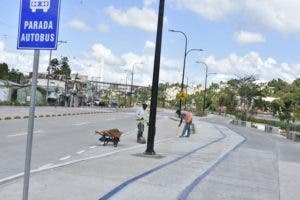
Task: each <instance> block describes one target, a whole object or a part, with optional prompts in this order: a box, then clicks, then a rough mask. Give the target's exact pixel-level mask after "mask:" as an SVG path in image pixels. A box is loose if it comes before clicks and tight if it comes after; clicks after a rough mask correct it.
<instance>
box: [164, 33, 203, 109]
mask: <svg viewBox="0 0 300 200" xmlns="http://www.w3.org/2000/svg"><path fill="white" fill-rule="evenodd" d="M169 31H170V32H173V33H180V34H182V35H183V36H184V38H185V48H184V59H183V71H182V80H181V92H183V84H184V75H185V63H186V57H187V55H188V54H189V53H190V52H192V51H203V50H202V49H190V50H188V51H187V45H188V39H187V36H186V34H185V33H184V32H183V31H177V30H169ZM181 106H182V100H181V99H180V100H179V110H181Z"/></svg>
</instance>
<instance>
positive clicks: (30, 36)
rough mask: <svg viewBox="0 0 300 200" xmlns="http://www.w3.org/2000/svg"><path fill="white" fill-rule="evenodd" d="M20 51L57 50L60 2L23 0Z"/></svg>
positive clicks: (57, 0)
mask: <svg viewBox="0 0 300 200" xmlns="http://www.w3.org/2000/svg"><path fill="white" fill-rule="evenodd" d="M20 5H21V6H20V17H19V33H18V49H48V50H50V49H56V48H57V38H58V27H59V13H60V0H21V4H20Z"/></svg>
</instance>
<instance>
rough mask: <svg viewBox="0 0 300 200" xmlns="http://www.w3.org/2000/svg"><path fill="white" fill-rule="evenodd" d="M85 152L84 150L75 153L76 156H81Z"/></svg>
mask: <svg viewBox="0 0 300 200" xmlns="http://www.w3.org/2000/svg"><path fill="white" fill-rule="evenodd" d="M84 152H85V150H82V151H78V152H76V153H77V154H82V153H84Z"/></svg>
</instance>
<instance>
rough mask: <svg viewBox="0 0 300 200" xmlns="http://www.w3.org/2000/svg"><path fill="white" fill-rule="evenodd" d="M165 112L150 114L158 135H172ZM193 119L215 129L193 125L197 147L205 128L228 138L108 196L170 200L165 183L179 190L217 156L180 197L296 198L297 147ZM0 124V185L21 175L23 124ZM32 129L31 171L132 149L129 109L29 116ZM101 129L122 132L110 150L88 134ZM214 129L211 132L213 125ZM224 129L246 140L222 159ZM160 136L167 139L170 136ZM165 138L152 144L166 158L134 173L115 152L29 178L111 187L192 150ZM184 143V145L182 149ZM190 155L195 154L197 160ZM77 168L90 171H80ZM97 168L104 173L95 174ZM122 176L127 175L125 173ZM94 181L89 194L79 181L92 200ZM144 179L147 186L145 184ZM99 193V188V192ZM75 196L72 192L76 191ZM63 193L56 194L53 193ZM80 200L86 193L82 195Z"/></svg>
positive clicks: (213, 119)
mask: <svg viewBox="0 0 300 200" xmlns="http://www.w3.org/2000/svg"><path fill="white" fill-rule="evenodd" d="M171 115H172V114H171V113H159V114H158V120H161V123H162V126H161V127H160V129H161V130H160V132H161V131H163V130H162V128H164V127H169V128H168V129H170V127H172V131H174V130H175V126H176V124H177V122H176V123H175V122H174V121H173V122H170V120H167V119H168V117H169V116H171ZM194 121H195V123H197V121H198V122H200V121H205V122H209V123H211V124H215V126H213V125H209V124H206V123H203V122H201V123H200V126H199V127H198V129H199V132H198V133H199V134H195V135H194V136H193V137H192V138H198V139H199V141H200V142H204V143H205V142H207V141H206V140H208V141H209V140H211V138H210V137H212V136H213V134H212V135H210V134H211V133H210V132H209V130H210V129H211V130H214V129H215V128H216V127H218V126H219V125H222V126H223V127H224V128H220V129H222V131H223V132H224V134H228V140H221V141H219V142H217V143H214V144H212V145H210V146H208V147H206V148H203V149H202V150H201V151H199V152H197V153H195V154H191V155H190V156H188V157H186V158H185V159H183V160H182V161H180V162H178V163H176V164H175V163H174V164H173V165H170V166H169V167H167V168H166V169H162V170H159V171H157V173H154V174H153V175H151V176H149V177H148V178H147V177H145V178H143V179H142V181H141V182H137V183H135V184H133V185H132V186H131V187H129V188H127V189H126V190H124V191H123V192H121V193H120V195H121V196H118V195H117V196H115V197H116V198H115V199H132V198H131V197H132V195H133V194H135V193H133V190H137V189H139V190H140V193H139V194H135V195H137V196H136V197H138V196H139V197H140V196H141V195H142V194H143V195H145V197H147V196H148V197H149V198H144V199H150V196H160V197H162V196H165V198H164V199H168V198H167V197H169V199H176V195H177V192H178V191H176V192H175V193H174V191H173V190H169V189H170V188H172V187H171V186H174V188H176V187H178V186H180V188H182V187H185V186H187V185H189V184H190V183H191V180H194V179H195V178H197V176H198V175H197V174H198V173H199V172H197V170H199V166H200V169H202V168H203V170H204V169H206V168H207V166H206V167H205V163H207V165H209V163H210V162H211V160H212V159H216V158H215V157H214V156H217V157H218V156H219V155H220V156H221V157H222V159H221V161H220V163H218V165H216V166H215V167H213V168H212V170H210V172H209V174H208V175H207V176H206V177H205V178H204V179H203V180H201V182H198V183H197V184H195V185H194V186H195V187H194V188H193V190H192V191H191V193H189V196H188V199H195V200H199V199H210V200H219V199H230V200H232V199H236V200H239V199H253V200H258V199H261V200H266V199H269V200H274V199H275V200H276V199H281V200H296V199H298V197H299V196H300V193H299V190H298V189H297V187H298V186H299V185H300V154H299V152H300V145H299V143H295V142H292V141H289V140H286V139H284V138H282V137H280V136H276V135H272V134H266V133H264V132H262V131H259V130H256V129H252V128H244V127H239V126H234V125H230V124H229V123H228V122H229V119H228V118H225V117H219V116H212V115H211V116H208V117H205V118H195V119H194ZM161 123H160V124H161ZM0 126H1V130H0V151H1V154H0V159H1V161H3V162H0V180H1V179H2V180H3V179H5V178H7V177H10V176H13V175H16V174H18V173H22V172H23V170H24V169H23V168H24V160H25V154H24V152H25V144H26V129H27V120H14V121H0ZM222 126H221V127H222ZM35 127H36V128H35V130H36V133H35V136H34V145H33V154H32V159H33V160H32V169H42V168H47V167H51V166H52V165H55V166H57V165H59V164H65V163H68V162H72V161H75V160H78V159H85V158H89V157H91V156H95V155H112V153H113V152H114V151H115V152H123V150H130V149H131V150H134V149H135V148H136V145H137V144H136V142H135V137H136V124H135V113H134V112H131V113H129V112H128V113H106V114H104V113H102V114H93V115H82V116H66V117H58V118H47V119H46V118H42V119H36V126H35ZM213 127H215V128H213ZM225 127H227V128H225ZM107 128H119V129H120V130H122V131H124V135H123V136H122V138H121V143H120V145H119V147H118V148H115V149H114V148H113V147H111V148H99V147H100V146H101V145H102V144H101V143H100V142H98V141H97V139H98V136H96V135H94V131H95V130H98V129H101V130H102V129H107ZM173 129H174V130H173ZM164 130H165V129H164ZM216 130H218V128H217V129H216ZM172 131H171V132H172ZM202 131H203V132H202ZM230 131H234V132H236V133H238V134H240V135H241V136H243V137H245V138H246V139H247V140H246V141H245V142H244V143H243V144H242V145H241V146H239V147H238V148H237V149H235V151H232V152H231V153H230V154H228V157H227V156H224V155H223V153H224V152H226V151H227V150H226V149H228V148H229V146H230V145H232V144H233V143H232V139H233V138H231V139H230V137H229V136H230V135H237V134H232V133H231V132H230ZM168 134H169V136H170V135H172V134H173V133H168ZM168 134H167V135H168ZM167 135H164V134H160V135H158V137H157V138H156V139H157V140H161V139H166V138H168V137H169V136H167ZM173 137H174V136H173ZM213 137H215V136H213ZM173 140H176V142H175V141H173V142H172V140H170V142H167V143H166V144H164V145H161V146H159V151H160V152H164V151H166V152H168V154H163V155H169V156H167V157H164V158H163V159H161V160H157V161H156V160H145V163H139V164H138V163H135V168H132V167H130V168H129V169H130V170H129V169H127V167H128V166H127V164H126V163H128V160H132V161H131V162H132V163H133V162H135V161H136V157H134V156H132V154H133V153H132V152H131V153H130V152H128V153H127V154H128V155H127V156H124V154H125V153H122V155H121V154H118V153H117V154H113V156H111V159H108V158H106V159H105V162H101V159H100V160H99V159H98V160H90V161H89V162H82V163H81V164H75V165H70V167H66V168H62V169H61V170H60V169H56V170H53V171H47V173H46V172H44V173H40V174H39V175H37V176H36V180H34V179H33V183H35V182H36V183H40V182H41V179H43V178H44V177H48V178H49V177H52V176H53V178H52V179H53V180H52V181H53V183H56V184H58V181H59V180H60V179H57V177H65V178H66V179H64V181H62V183H63V184H64V185H66V184H65V182H67V183H68V184H67V185H68V187H66V186H63V187H64V189H65V190H66V191H68V190H69V191H74V186H76V185H78V184H79V185H80V184H81V183H82V182H84V181H87V180H85V179H87V178H89V179H90V178H91V177H97V176H99V174H101V183H102V182H103V181H104V182H103V184H104V185H105V184H106V183H110V184H111V183H112V182H114V184H111V185H112V186H115V185H118V184H119V183H121V182H122V180H123V179H124V178H125V180H126V179H128V177H131V176H132V175H136V174H137V172H136V170H137V169H136V168H137V167H138V166H140V167H141V169H143V170H145V169H148V168H149V167H150V166H155V165H157V163H156V162H160V161H163V160H164V159H167V160H168V159H170V158H171V157H173V156H175V157H176V154H177V153H179V154H180V155H181V154H182V152H181V151H179V150H184V149H186V148H192V145H195V146H197V145H200V144H199V143H198V142H199V141H197V142H196V141H194V140H189V141H188V140H184V139H183V140H182V139H179V138H178V141H177V139H173ZM168 141H169V140H168ZM228 142H229V143H228ZM187 144H188V146H185V145H187ZM235 144H236V143H235ZM168 145H169V146H168ZM228 145H229V146H228ZM223 151H224V152H223ZM139 152H140V150H139ZM222 152H223V153H222ZM198 153H199V155H197V154H198ZM222 155H223V156H222ZM212 156H213V157H212ZM223 158H224V159H223ZM207 161H210V162H207ZM120 162H121V163H123V164H122V166H123V167H122V169H123V168H124V174H122V175H121V176H117V174H114V173H109V172H112V171H114V166H115V167H117V166H116V165H115V164H116V163H120ZM100 163H101V165H104V166H107V167H105V168H102V169H99V170H98V171H99V172H100V171H101V173H99V172H98V171H96V170H95V166H99V165H100ZM155 163H156V164H155ZM148 165H149V166H148ZM182 166H185V167H182ZM82 168H84V169H93V170H82ZM150 168H151V167H150ZM184 169H189V170H184ZM103 170H104V171H106V172H107V173H103ZM119 170H120V169H119ZM128 172H130V173H129V174H126V173H128ZM178 172H179V173H178ZM182 172H184V173H182ZM76 173H82V176H79V177H77V176H76V177H77V178H78V180H77V182H76V181H75V180H74V174H76ZM89 173H91V174H89ZM131 173H132V174H131ZM51 174H52V175H51ZM70 174H72V176H71V177H69V175H70ZM102 176H103V177H102ZM106 176H107V177H106ZM68 177H69V179H68ZM176 177H178V180H175V179H177V178H176ZM200 178H201V176H200ZM153 180H155V181H157V184H153ZM179 180H180V181H179ZM195 180H197V179H195ZM50 181H51V180H50ZM94 181H95V182H94V187H96V188H97V190H95V189H93V188H92V187H91V185H89V184H88V182H86V184H87V185H89V186H90V187H91V188H90V190H89V189H88V188H89V187H88V188H86V187H85V189H87V191H89V193H88V194H89V195H91V196H93V195H92V194H93V193H98V194H104V193H105V191H106V187H100V188H99V183H98V181H99V180H96V179H95V180H94ZM105 181H106V182H105ZM145 182H146V183H147V184H146V185H145ZM20 183H21V182H20V180H19V181H18V184H11V185H8V186H7V187H5V188H7V189H8V190H3V194H10V195H11V194H12V193H11V192H10V191H16V188H18V187H19V186H20ZM162 183H163V184H162ZM49 184H50V183H49ZM33 185H35V184H33ZM50 185H51V184H50ZM87 185H86V186H87ZM192 185H193V184H192ZM175 186H176V187H175ZM181 186H182V187H181ZM34 187H36V189H35V190H34V191H35V192H36V193H35V194H36V195H37V196H36V197H37V199H38V197H39V196H38V195H42V196H43V197H44V198H45V196H44V195H45V194H44V193H41V194H40V193H38V191H40V189H41V188H40V187H42V186H40V185H39V184H37V185H36V186H34ZM60 187H61V186H59V185H58V187H57V188H56V187H53V188H51V191H52V192H50V191H48V193H47V195H49V198H48V199H51V198H52V197H53V196H55V197H57V196H59V194H58V193H57V192H58V191H60ZM150 188H151V189H150ZM154 188H156V190H158V189H159V190H163V193H156V194H154V193H151V192H150V191H153V189H154ZM167 188H168V190H167ZM48 189H50V188H48ZM52 189H53V190H52ZM101 189H104V190H103V191H101ZM172 191H173V192H172ZM80 192H83V191H80ZM80 192H79V191H78V193H80ZM63 194H64V193H62V194H61V195H63ZM80 194H81V193H80ZM164 194H165V195H164ZM69 195H70V194H69ZM81 195H84V196H89V195H87V192H86V191H85V192H83V193H82V194H81ZM94 195H95V194H94ZM71 196H72V195H71ZM75 196H76V195H74V198H75ZM99 196H100V195H99ZM76 197H78V196H76ZM125 197H126V198H125ZM171 197H172V198H171ZM12 199H13V198H12ZM46 199H47V198H46ZM75 199H76V198H75ZM78 199H80V198H78ZM133 199H138V198H133ZM152 199H153V198H152Z"/></svg>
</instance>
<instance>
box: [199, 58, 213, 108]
mask: <svg viewBox="0 0 300 200" xmlns="http://www.w3.org/2000/svg"><path fill="white" fill-rule="evenodd" d="M197 63H200V64H203V65H205V83H204V97H203V108H202V112H203V114H204V111H205V104H206V86H207V76H208V66H207V64H206V63H205V62H201V61H197ZM210 74H216V73H210Z"/></svg>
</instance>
